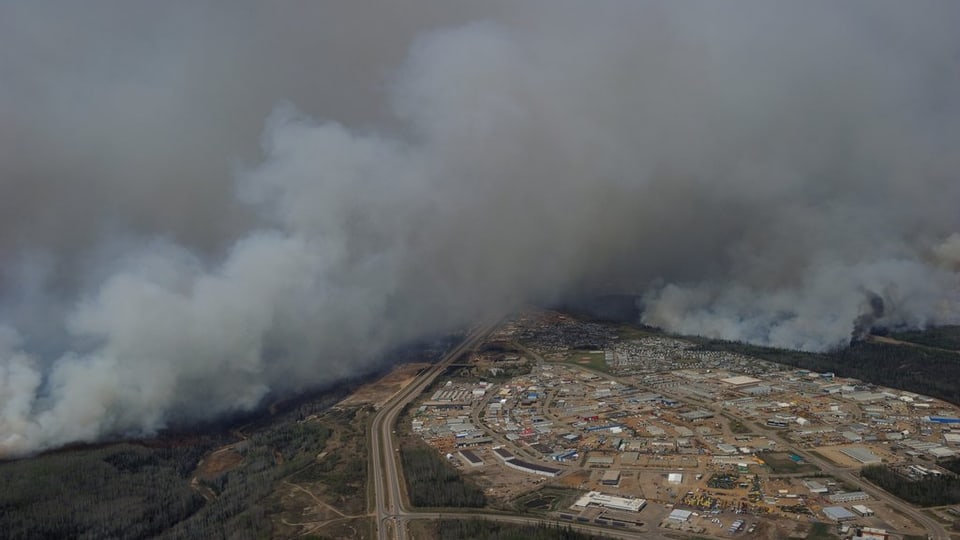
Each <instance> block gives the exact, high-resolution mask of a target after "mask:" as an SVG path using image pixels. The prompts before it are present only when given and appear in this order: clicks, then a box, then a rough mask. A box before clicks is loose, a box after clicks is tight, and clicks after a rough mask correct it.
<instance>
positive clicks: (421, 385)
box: [370, 318, 501, 540]
mask: <svg viewBox="0 0 960 540" xmlns="http://www.w3.org/2000/svg"><path fill="white" fill-rule="evenodd" d="M500 321H501V319H500V318H498V319H496V320H494V321H490V322H487V323H485V324H482V325H480V326H479V327H477V328H476V329H475V330H474V331H473V332H472V333H471V334H470V335H469V336H467V338H466V339H464V340H463V342H461V343H460V344H459V345H457V346H456V347H454V348H453V349H452V350H451V351H450V352H449V353H447V355H446V356H444V357H443V359H441V360H440V361H439V362H437V363H436V364H434V365H433V366H431V367H430V368H429V369H427V370H426V371H424V372H423V373H421V374H420V375H418V376H417V378H416V379H415V380H414V381H413V382H412V383H410V384H409V385H407V387H406V388H404V389H403V390H401V391H400V392H398V393H397V394H396V395H395V396H393V398H391V399H390V400H389V401H388V402H387V403H386V404H384V406H383V407H382V408H381V409H380V410H379V411H378V412H377V414H376V416H374V418H373V422H371V424H370V455H371V471H372V473H373V478H374V499H375V501H376V507H377V508H376V516H377V538H379V539H380V540H387V539H388V538H396V539H397V540H403V539H405V538H406V529H405V527H404V520H405V518H406V516H408V515H410V514H411V512H410V511H409V510H408V509H407V507H406V505H405V501H404V496H403V491H404V482H403V478H402V476H401V475H400V465H399V464H398V458H399V456H398V455H397V448H398V447H397V446H395V445H394V444H395V443H394V440H393V429H394V425H396V422H397V417H398V416H400V413H401V412H402V411H403V408H404V407H405V406H406V405H407V404H408V403H410V402H411V401H413V400H414V399H415V398H416V397H417V396H419V395H420V394H421V393H422V392H423V391H424V389H426V388H427V387H428V386H429V385H430V383H432V382H433V380H434V379H436V378H437V376H438V375H440V374H441V373H443V371H444V370H445V369H447V366H449V365H450V364H451V363H453V361H454V360H456V359H457V358H459V357H460V355H462V354H463V353H464V352H466V351H469V350H471V349H472V348H474V347H476V346H477V344H479V343H480V342H481V341H482V340H483V339H484V338H486V337H487V335H489V334H490V332H492V331H493V330H494V329H495V328H496V327H497V326H498V325H499V324H500Z"/></svg>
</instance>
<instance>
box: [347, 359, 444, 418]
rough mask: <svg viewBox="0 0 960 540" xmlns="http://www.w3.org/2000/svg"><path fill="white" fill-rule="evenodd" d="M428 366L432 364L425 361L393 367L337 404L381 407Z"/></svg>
mask: <svg viewBox="0 0 960 540" xmlns="http://www.w3.org/2000/svg"><path fill="white" fill-rule="evenodd" d="M427 367H430V364H427V363H424V362H417V363H411V364H401V365H399V366H396V367H395V368H393V371H391V372H390V373H388V374H387V375H385V376H383V377H381V378H379V379H377V380H376V381H372V382H369V383H367V384H364V385H363V386H361V387H360V388H358V389H357V391H356V392H354V393H352V394H350V395H349V396H348V397H347V398H345V399H344V400H343V401H341V402H340V403H338V404H337V406H338V407H355V406H359V405H367V404H372V405H373V406H374V407H377V408H379V407H380V406H382V405H383V404H384V403H386V402H387V400H389V399H390V398H391V397H392V396H393V395H394V394H396V393H397V392H399V391H400V390H403V388H404V387H406V386H407V385H408V384H410V382H411V381H413V379H414V377H416V376H417V373H419V372H420V371H421V370H422V369H424V368H427Z"/></svg>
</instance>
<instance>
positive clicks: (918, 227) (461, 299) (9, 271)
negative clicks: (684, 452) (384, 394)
mask: <svg viewBox="0 0 960 540" xmlns="http://www.w3.org/2000/svg"><path fill="white" fill-rule="evenodd" d="M958 20H960V7H958V5H957V4H956V3H955V2H910V3H902V2H878V1H864V2H843V3H836V2H804V3H802V4H796V5H792V4H791V5H783V4H780V5H777V6H775V7H774V6H770V5H768V4H767V3H764V2H757V3H749V2H738V3H736V4H735V5H731V4H720V3H714V2H703V3H695V2H684V3H682V4H681V3H674V2H659V3H643V2H635V1H630V2H590V3H584V2H566V3H565V2H557V1H553V0H551V1H542V2H523V3H514V2H505V3H495V2H482V3H477V2H469V3H468V2H462V3H458V2H449V1H436V2H433V1H402V2H362V3H361V2H345V3H328V2H322V3H307V2H304V3H289V4H284V5H283V6H282V7H280V8H278V7H277V6H273V5H267V4H265V3H258V2H231V3H230V4H229V5H228V6H225V5H223V4H217V3H213V2H165V3H162V5H161V4H157V3H147V2H122V3H121V2H106V1H92V2H84V3H82V4H77V3H70V2H43V1H40V2H30V3H12V2H11V3H5V4H4V5H2V6H0V126H2V128H0V455H8V456H9V455H22V454H26V453H30V452H34V451H37V450H41V449H44V448H50V447H54V446H58V445H62V444H65V443H68V442H72V441H92V440H97V439H99V438H102V437H105V436H116V435H142V434H150V433H154V432H156V431H157V430H160V429H162V428H164V427H165V426H167V425H169V424H170V423H171V422H174V421H176V422H184V421H186V422H189V421H194V420H203V419H211V418H216V417H218V416H220V415H223V414H225V413H229V412H234V411H243V410H250V409H252V408H255V407H257V406H258V405H259V404H260V402H261V401H262V399H263V398H264V396H266V395H268V394H269V393H271V392H275V393H278V394H289V393H293V392H297V391H301V390H304V389H306V388H311V387H316V386H317V385H321V384H324V383H329V382H332V381H336V380H339V379H341V378H343V377H345V376H348V375H351V374H357V373H363V372H364V371H366V370H370V369H372V368H373V367H374V366H376V365H377V363H378V362H383V361H385V359H384V358H383V354H384V352H385V351H386V350H388V349H389V348H390V347H392V346H395V345H398V344H402V343H405V342H408V341H409V340H412V339H416V338H418V337H422V336H425V335H434V334H436V333H438V332H443V331H446V330H450V329H454V328H457V327H460V326H462V325H465V324H467V323H469V322H470V321H474V320H477V319H479V318H481V317H484V316H488V315H491V314H502V313H507V312H509V311H510V310H511V309H513V308H515V307H516V306H518V305H521V304H525V303H550V302H556V301H560V300H563V299H565V298H569V297H573V296H583V295H589V294H594V293H600V292H629V293H638V294H642V295H643V306H644V313H643V316H642V322H644V323H647V324H652V325H656V326H660V327H663V328H665V329H667V330H670V331H674V332H680V333H690V334H701V335H706V336H711V337H718V338H725V339H733V340H745V341H750V342H754V343H760V344H768V345H776V346H782V347H790V348H799V349H807V350H823V349H828V348H831V347H838V346H844V345H845V344H847V343H848V342H849V340H850V338H851V336H855V335H857V334H858V333H861V332H863V331H865V330H867V329H869V327H870V326H874V325H878V326H887V327H898V326H905V327H925V326H928V325H933V324H943V323H957V322H960V296H958V294H960V286H958V285H960V212H958V202H960V179H958V171H960V167H958V165H960V152H958V142H960V116H958V112H960V103H958V96H960V34H958V33H957V32H956V27H955V26H956V24H955V23H956V21H958ZM386 361H389V359H386Z"/></svg>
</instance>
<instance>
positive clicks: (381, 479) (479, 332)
mask: <svg viewBox="0 0 960 540" xmlns="http://www.w3.org/2000/svg"><path fill="white" fill-rule="evenodd" d="M499 323H500V319H497V320H496V321H492V322H488V323H486V324H483V325H480V326H479V327H478V328H476V329H475V330H474V331H473V332H472V333H471V334H470V335H469V336H468V337H467V338H466V339H464V340H463V342H462V343H460V344H459V345H458V346H456V347H455V348H454V349H453V350H451V351H450V352H449V353H447V355H446V356H444V358H443V359H441V360H440V362H438V363H436V364H434V365H433V366H431V367H430V368H429V369H427V370H426V371H424V372H423V373H421V374H420V375H419V376H418V377H417V378H416V379H415V380H414V381H413V382H412V383H411V384H409V385H408V386H407V387H406V388H404V389H403V390H401V391H400V392H398V393H397V394H396V395H395V396H393V398H391V399H390V400H389V401H388V402H387V403H386V404H385V405H384V406H383V407H382V408H381V409H380V410H379V411H378V412H377V414H376V416H374V419H373V422H372V423H371V426H370V441H371V445H370V453H371V471H372V473H373V477H374V499H375V501H376V518H377V525H376V526H377V537H378V538H379V539H380V540H388V539H393V538H395V539H397V540H405V539H406V538H407V531H406V525H405V524H406V522H407V521H408V520H411V519H441V518H442V519H469V518H483V519H490V520H494V521H499V522H504V523H515V524H527V525H536V524H538V523H543V521H544V520H543V519H540V518H535V517H528V516H520V515H508V514H497V513H489V512H462V511H456V510H454V511H451V512H415V511H412V510H411V509H410V508H409V507H408V506H407V505H406V501H405V500H404V498H405V496H404V480H403V477H402V475H401V471H400V464H399V462H398V461H399V455H398V453H397V448H398V447H397V446H395V441H394V438H393V431H394V426H395V425H396V421H397V418H398V417H399V415H400V413H401V412H402V411H403V409H404V407H405V406H406V405H407V404H409V403H410V402H411V401H413V400H414V399H416V397H417V396H419V395H420V394H421V393H422V392H423V391H424V389H426V388H427V387H428V386H429V385H430V384H431V383H432V382H433V381H434V379H436V378H437V376H438V375H440V374H441V373H443V371H444V370H446V368H447V367H448V366H449V365H450V364H452V363H453V362H454V360H456V359H457V358H459V357H460V356H461V355H462V354H463V353H464V352H466V351H469V350H471V349H472V348H474V347H476V346H477V345H478V344H479V343H480V342H481V341H482V340H483V339H484V338H486V337H487V335H489V334H490V332H492V331H493V330H494V329H495V328H496V327H497V325H498V324H499ZM582 369H585V370H587V371H591V372H593V373H596V374H597V375H599V376H601V377H604V378H607V379H609V380H615V381H618V382H621V383H624V384H634V383H633V382H632V381H626V380H621V379H620V378H619V377H616V376H613V375H610V374H608V373H602V372H597V371H593V370H590V369H588V368H582ZM661 391H662V390H661ZM663 393H664V394H665V395H666V394H668V392H663ZM675 397H680V396H675ZM682 399H687V400H692V401H695V402H700V403H699V404H700V405H702V406H705V407H707V408H709V409H711V410H713V411H715V412H716V413H718V414H719V413H720V407H719V406H718V404H716V403H707V402H705V401H701V400H698V399H696V398H693V399H691V398H690V396H682ZM764 431H766V430H764ZM768 435H772V436H773V437H774V438H776V439H777V440H778V442H780V443H781V444H782V445H783V446H784V447H785V448H787V449H789V450H790V451H792V452H795V453H796V454H798V455H800V456H802V457H803V458H804V459H806V460H808V461H809V462H810V463H813V464H815V465H817V466H819V467H820V468H821V469H822V470H824V471H825V472H827V473H828V474H831V475H833V476H834V477H836V478H837V479H839V480H842V481H844V482H846V483H848V484H850V485H854V486H857V487H859V488H860V489H862V490H863V491H865V492H867V493H868V494H870V495H871V496H872V497H874V498H875V499H877V500H879V501H883V502H886V503H887V504H888V505H890V506H891V507H892V508H894V509H896V510H898V511H900V512H902V513H903V514H905V515H907V516H908V517H910V519H913V520H914V521H915V522H916V523H918V524H920V525H921V526H922V527H924V528H925V529H926V530H927V532H928V534H929V538H930V539H931V540H950V535H949V533H948V532H947V531H946V529H945V528H944V527H943V525H941V524H940V523H939V522H937V521H936V520H935V519H933V518H932V517H930V516H927V515H925V514H923V513H922V512H920V511H918V510H917V509H916V508H914V507H913V506H911V505H909V504H907V503H906V502H904V501H902V500H900V499H898V498H896V497H894V496H893V495H890V494H889V493H887V492H886V491H883V490H882V489H880V488H877V487H876V486H874V485H873V484H870V483H868V482H865V481H864V480H863V479H861V478H859V477H858V476H856V475H854V474H852V473H851V472H850V470H849V469H846V468H843V467H839V466H836V465H834V464H832V463H828V462H826V461H825V460H823V459H820V458H819V457H817V456H815V455H811V454H810V453H808V452H803V451H802V450H799V449H797V448H795V447H793V446H792V445H791V444H790V443H789V442H788V441H786V440H784V439H782V438H781V437H780V436H779V434H770V433H768ZM562 525H563V526H565V527H566V526H570V527H573V528H574V529H577V530H580V531H583V532H590V533H594V534H604V535H607V536H610V537H611V538H623V539H631V538H632V539H647V540H657V539H666V538H667V537H666V536H663V535H662V534H659V532H656V531H649V532H640V531H629V530H616V529H609V528H603V527H597V526H593V525H586V524H580V523H570V522H562ZM701 536H704V537H709V536H706V535H701Z"/></svg>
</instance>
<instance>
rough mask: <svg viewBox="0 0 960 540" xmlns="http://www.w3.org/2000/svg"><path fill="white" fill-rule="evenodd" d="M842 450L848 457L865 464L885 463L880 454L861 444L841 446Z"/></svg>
mask: <svg viewBox="0 0 960 540" xmlns="http://www.w3.org/2000/svg"><path fill="white" fill-rule="evenodd" d="M840 452H841V453H842V454H843V455H845V456H848V457H851V458H853V459H855V460H857V461H859V462H860V463H862V464H864V465H880V464H881V463H883V460H882V459H880V457H879V456H877V455H876V454H874V453H873V452H871V451H870V450H867V449H866V448H862V447H859V446H854V447H851V448H841V449H840Z"/></svg>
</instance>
